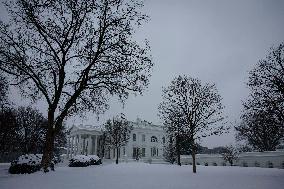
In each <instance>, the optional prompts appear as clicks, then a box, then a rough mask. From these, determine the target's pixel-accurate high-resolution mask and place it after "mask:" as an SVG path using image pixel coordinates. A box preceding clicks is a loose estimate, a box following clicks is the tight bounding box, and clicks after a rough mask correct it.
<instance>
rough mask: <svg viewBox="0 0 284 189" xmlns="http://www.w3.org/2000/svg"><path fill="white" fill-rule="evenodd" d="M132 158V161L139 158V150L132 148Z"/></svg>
mask: <svg viewBox="0 0 284 189" xmlns="http://www.w3.org/2000/svg"><path fill="white" fill-rule="evenodd" d="M132 157H133V159H137V158H138V157H139V148H135V147H134V148H133V152H132Z"/></svg>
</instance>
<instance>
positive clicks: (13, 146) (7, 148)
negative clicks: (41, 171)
mask: <svg viewBox="0 0 284 189" xmlns="http://www.w3.org/2000/svg"><path fill="white" fill-rule="evenodd" d="M46 132H47V119H46V118H44V117H43V115H42V114H41V113H40V112H39V111H38V110H36V109H34V108H32V107H19V108H17V109H13V108H11V107H4V108H3V109H1V112H0V148H1V150H0V151H1V153H2V154H3V153H8V154H9V153H16V154H18V155H19V154H31V153H33V154H34V153H42V152H43V147H44V139H45V138H44V136H45V135H46ZM55 143H56V144H58V146H61V147H62V146H64V145H65V144H66V135H65V130H64V129H63V128H62V130H60V131H59V134H58V135H56V138H55ZM11 157H12V156H11Z"/></svg>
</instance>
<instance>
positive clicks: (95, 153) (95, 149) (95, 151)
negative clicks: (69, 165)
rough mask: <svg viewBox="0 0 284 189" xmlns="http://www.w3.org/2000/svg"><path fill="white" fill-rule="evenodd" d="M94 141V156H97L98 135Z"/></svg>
mask: <svg viewBox="0 0 284 189" xmlns="http://www.w3.org/2000/svg"><path fill="white" fill-rule="evenodd" d="M94 141H95V148H94V155H97V135H95V136H94Z"/></svg>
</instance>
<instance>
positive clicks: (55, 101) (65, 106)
mask: <svg viewBox="0 0 284 189" xmlns="http://www.w3.org/2000/svg"><path fill="white" fill-rule="evenodd" d="M142 6H143V3H142V2H140V1H138V0H131V1H121V0H94V1H90V0H59V1H45V0H17V1H11V2H10V3H9V4H8V5H7V8H8V10H9V14H10V20H9V22H8V23H6V24H5V23H3V22H1V23H0V70H2V71H4V72H6V73H8V74H10V76H11V77H12V78H13V79H14V85H16V86H18V87H19V88H20V89H21V92H22V94H23V95H24V96H26V97H29V98H31V99H32V100H38V99H44V100H45V102H46V103H47V105H48V111H47V112H48V113H47V118H48V131H47V134H46V137H45V150H44V153H43V158H42V166H43V167H44V171H45V172H46V171H48V166H49V165H50V161H51V158H52V152H53V148H54V138H55V136H56V134H57V133H58V132H59V131H60V129H61V127H62V123H63V121H64V119H66V118H67V117H68V116H72V115H74V114H76V115H78V114H79V115H80V114H83V113H84V112H85V111H93V112H95V113H103V112H104V111H105V110H106V109H107V108H108V104H107V101H108V98H109V97H110V95H117V96H118V97H119V98H120V99H121V100H125V99H126V98H127V97H128V95H129V94H131V93H132V94H137V93H138V94H141V93H142V92H143V90H144V89H145V87H146V86H147V85H148V83H149V80H148V78H149V76H150V73H151V68H152V66H153V63H152V61H151V57H150V55H149V54H148V53H149V50H150V49H149V46H148V43H146V44H145V46H141V45H139V44H138V43H137V42H136V41H135V40H134V37H133V34H134V32H135V30H136V28H137V27H139V26H140V25H141V24H142V23H143V22H145V21H146V20H147V18H148V17H147V16H146V15H144V14H142V13H141V12H140V9H141V7H142Z"/></svg>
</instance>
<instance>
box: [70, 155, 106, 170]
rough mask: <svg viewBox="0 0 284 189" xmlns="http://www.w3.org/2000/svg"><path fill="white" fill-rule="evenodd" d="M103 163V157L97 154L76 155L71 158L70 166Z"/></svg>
mask: <svg viewBox="0 0 284 189" xmlns="http://www.w3.org/2000/svg"><path fill="white" fill-rule="evenodd" d="M98 164H101V159H100V158H99V157H98V156H96V155H89V156H85V155H76V156H74V157H73V158H71V159H70V160H69V167H87V166H89V165H98Z"/></svg>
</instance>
